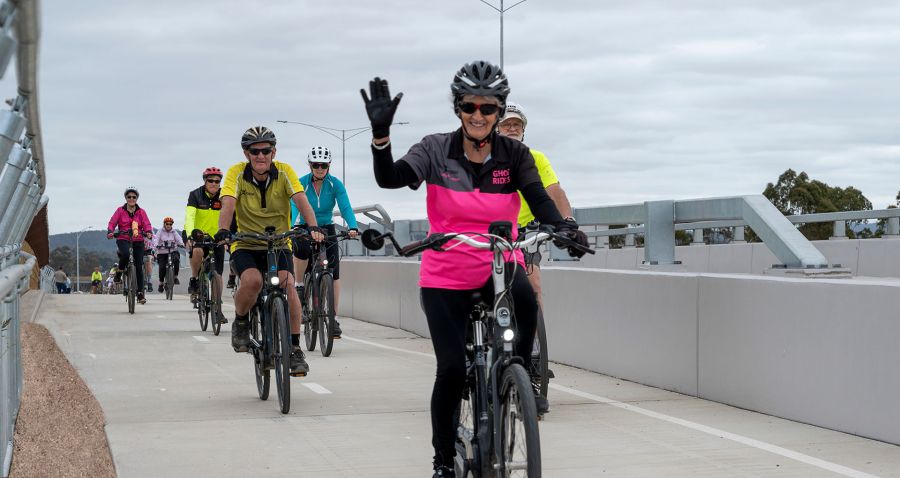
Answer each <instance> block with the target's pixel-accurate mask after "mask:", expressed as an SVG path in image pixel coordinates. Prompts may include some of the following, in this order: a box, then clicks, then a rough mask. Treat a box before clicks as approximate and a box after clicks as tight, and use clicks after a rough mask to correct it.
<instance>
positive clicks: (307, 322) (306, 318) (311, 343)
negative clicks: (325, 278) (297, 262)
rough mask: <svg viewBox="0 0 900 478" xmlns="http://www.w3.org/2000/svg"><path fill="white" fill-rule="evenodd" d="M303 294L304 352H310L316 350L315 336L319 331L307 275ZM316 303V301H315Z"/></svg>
mask: <svg viewBox="0 0 900 478" xmlns="http://www.w3.org/2000/svg"><path fill="white" fill-rule="evenodd" d="M303 286H304V287H303V293H304V294H306V300H304V301H303V339H304V340H305V341H306V350H309V351H310V352H312V351H313V350H315V349H316V334H317V332H318V330H319V317H318V314H317V313H316V310H317V309H316V307H315V306H314V305H313V300H314V298H315V296H316V294H314V293H313V290H312V281H311V280H309V275H306V276H305V277H304V280H303ZM315 302H318V299H315Z"/></svg>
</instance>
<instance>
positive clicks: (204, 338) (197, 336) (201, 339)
mask: <svg viewBox="0 0 900 478" xmlns="http://www.w3.org/2000/svg"><path fill="white" fill-rule="evenodd" d="M194 340H196V341H197V342H209V339H208V338H206V337H204V336H202V335H195V336H194Z"/></svg>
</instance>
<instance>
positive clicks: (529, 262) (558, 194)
mask: <svg viewBox="0 0 900 478" xmlns="http://www.w3.org/2000/svg"><path fill="white" fill-rule="evenodd" d="M527 125H528V118H527V117H526V116H525V112H524V111H523V110H522V107H521V106H520V105H518V104H516V103H509V102H507V103H506V111H505V113H504V115H503V117H502V118H501V119H500V124H499V125H498V126H497V131H498V132H499V133H500V134H501V135H503V136H506V137H508V138H513V139H516V140H518V141H524V140H525V127H526V126H527ZM530 151H531V155H532V156H533V157H534V165H535V166H536V167H537V170H538V174H539V175H540V177H541V183H542V184H543V185H544V189H546V190H547V195H548V196H550V199H553V202H554V203H556V208H557V209H559V213H560V214H561V215H562V216H563V218H564V219H565V220H566V222H567V223H570V224H571V226H572V227H573V228H575V229H577V228H578V224H577V223H576V222H575V218H573V217H572V206H571V205H570V204H569V198H568V197H567V196H566V192H565V191H563V188H562V186H560V185H559V179H558V178H557V177H556V172H554V171H553V167H552V166H550V160H549V159H547V156H545V155H544V153H542V152H540V151H537V150H535V149H530ZM521 194H522V193H521V192H520V193H519V195H520V196H521ZM520 199H521V201H522V207H521V209H519V219H518V223H519V228H524V227H525V226H527V225H528V224H529V223H531V222H532V221H534V214H532V213H531V209H530V208H529V207H528V203H527V202H525V199H524V198H522V197H520ZM524 254H525V264H526V267H527V272H528V281H529V282H530V283H531V287H532V288H533V289H534V293H535V294H536V295H537V300H538V304H541V305H542V301H541V253H540V251H535V252H529V251H525V253H524ZM535 342H536V341H535ZM548 372H549V376H550V377H553V372H550V371H549V370H548ZM534 401H535V405H536V406H537V409H538V410H537V412H538V414H539V415H543V414H545V413H547V412H548V411H549V410H550V402H548V401H547V399H546V398H545V397H543V396H542V395H541V394H535V397H534Z"/></svg>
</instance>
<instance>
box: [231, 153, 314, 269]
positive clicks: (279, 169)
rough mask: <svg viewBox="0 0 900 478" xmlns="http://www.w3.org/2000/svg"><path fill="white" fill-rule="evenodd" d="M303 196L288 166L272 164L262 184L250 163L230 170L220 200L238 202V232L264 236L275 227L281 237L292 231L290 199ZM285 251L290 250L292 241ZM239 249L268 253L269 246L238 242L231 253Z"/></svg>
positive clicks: (253, 241)
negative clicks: (231, 198) (229, 198)
mask: <svg viewBox="0 0 900 478" xmlns="http://www.w3.org/2000/svg"><path fill="white" fill-rule="evenodd" d="M302 192H303V186H301V185H300V180H299V179H298V178H297V173H296V172H295V171H294V168H292V167H291V166H290V165H289V164H287V163H282V162H279V161H272V167H271V168H270V169H269V177H268V179H267V180H266V181H264V182H260V181H257V180H256V179H254V178H253V173H252V169H251V166H250V163H249V162H247V161H243V162H240V163H238V164H235V165H234V166H232V167H230V168H228V172H227V173H225V179H224V180H223V181H222V192H221V193H220V196H221V197H225V196H230V197H233V198H235V199H236V204H235V208H234V215H235V221H236V222H237V232H257V233H262V232H264V231H265V229H266V227H268V226H274V227H275V232H277V233H282V232H286V231H287V230H288V229H290V227H291V198H292V197H293V196H294V195H295V194H298V193H302ZM284 247H290V243H289V241H286V244H285V246H284ZM239 249H249V250H265V249H266V243H265V242H262V241H256V240H241V241H236V242H235V243H234V244H233V246H232V251H235V250H239Z"/></svg>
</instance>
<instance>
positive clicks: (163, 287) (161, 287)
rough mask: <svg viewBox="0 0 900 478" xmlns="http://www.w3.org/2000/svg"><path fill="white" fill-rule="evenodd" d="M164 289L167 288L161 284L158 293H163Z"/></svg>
mask: <svg viewBox="0 0 900 478" xmlns="http://www.w3.org/2000/svg"><path fill="white" fill-rule="evenodd" d="M163 289H165V286H164V285H162V284H160V285H159V287H157V288H156V291H157V292H162V291H163Z"/></svg>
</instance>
